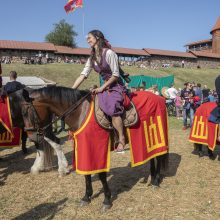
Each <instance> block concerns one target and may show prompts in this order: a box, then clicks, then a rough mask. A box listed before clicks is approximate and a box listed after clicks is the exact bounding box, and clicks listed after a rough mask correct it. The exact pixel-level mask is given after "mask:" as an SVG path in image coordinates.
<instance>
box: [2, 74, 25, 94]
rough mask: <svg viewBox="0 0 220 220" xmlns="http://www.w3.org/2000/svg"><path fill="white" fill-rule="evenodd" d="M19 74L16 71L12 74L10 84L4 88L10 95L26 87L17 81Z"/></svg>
mask: <svg viewBox="0 0 220 220" xmlns="http://www.w3.org/2000/svg"><path fill="white" fill-rule="evenodd" d="M16 79H17V73H16V72H15V71H11V72H10V82H7V83H6V85H5V86H4V91H6V92H7V93H8V94H10V93H13V92H16V91H17V90H20V89H23V88H24V87H25V85H23V84H21V83H20V82H18V81H16Z"/></svg>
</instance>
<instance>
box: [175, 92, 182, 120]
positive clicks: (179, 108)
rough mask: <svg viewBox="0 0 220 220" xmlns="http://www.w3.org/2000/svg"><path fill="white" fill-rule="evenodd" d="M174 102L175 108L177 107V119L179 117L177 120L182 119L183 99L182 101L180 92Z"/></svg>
mask: <svg viewBox="0 0 220 220" xmlns="http://www.w3.org/2000/svg"><path fill="white" fill-rule="evenodd" d="M174 102H175V106H176V117H177V119H180V117H181V115H182V114H181V109H182V99H181V97H180V92H178V93H177V94H176V98H175V100H174Z"/></svg>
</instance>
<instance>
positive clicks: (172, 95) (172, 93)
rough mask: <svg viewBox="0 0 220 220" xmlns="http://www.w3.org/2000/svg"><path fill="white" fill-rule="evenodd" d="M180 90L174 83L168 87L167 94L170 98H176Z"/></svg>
mask: <svg viewBox="0 0 220 220" xmlns="http://www.w3.org/2000/svg"><path fill="white" fill-rule="evenodd" d="M177 93H178V91H177V90H176V88H175V87H174V85H172V86H171V87H170V88H169V89H167V94H168V96H169V97H170V99H172V100H174V99H175V98H176V95H177Z"/></svg>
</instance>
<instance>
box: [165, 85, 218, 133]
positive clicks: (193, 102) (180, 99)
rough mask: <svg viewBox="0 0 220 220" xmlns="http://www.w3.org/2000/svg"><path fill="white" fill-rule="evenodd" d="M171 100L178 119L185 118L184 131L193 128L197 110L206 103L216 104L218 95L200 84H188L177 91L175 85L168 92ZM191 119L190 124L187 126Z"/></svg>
mask: <svg viewBox="0 0 220 220" xmlns="http://www.w3.org/2000/svg"><path fill="white" fill-rule="evenodd" d="M167 94H168V96H169V99H171V100H172V101H173V103H174V105H175V107H176V116H177V118H178V119H180V117H181V116H182V117H183V130H186V129H187V128H188V127H191V126H192V123H193V118H194V113H195V111H196V109H197V108H198V107H199V106H200V105H201V104H202V103H205V102H216V101H217V98H218V95H217V92H216V91H215V90H211V89H209V88H208V87H207V85H204V86H203V88H202V86H201V84H200V83H197V84H196V83H195V82H192V83H191V82H186V83H184V88H183V89H178V90H177V89H176V88H175V87H174V86H173V85H172V86H171V87H170V88H169V89H168V90H167ZM188 117H189V119H190V123H189V126H188V124H187V118H188Z"/></svg>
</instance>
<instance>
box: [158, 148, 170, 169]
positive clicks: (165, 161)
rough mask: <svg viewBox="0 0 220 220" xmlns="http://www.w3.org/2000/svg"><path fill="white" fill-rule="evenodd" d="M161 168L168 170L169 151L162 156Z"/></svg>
mask: <svg viewBox="0 0 220 220" xmlns="http://www.w3.org/2000/svg"><path fill="white" fill-rule="evenodd" d="M160 159H161V168H162V169H163V170H164V171H166V170H167V169H168V167H169V152H167V153H166V154H163V155H161V156H160Z"/></svg>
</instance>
